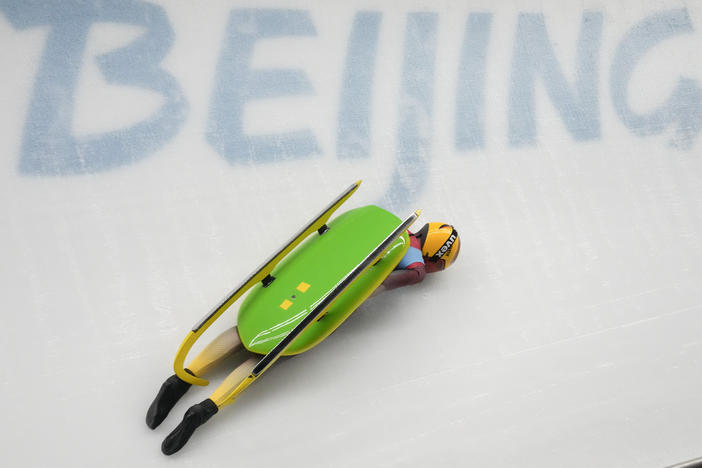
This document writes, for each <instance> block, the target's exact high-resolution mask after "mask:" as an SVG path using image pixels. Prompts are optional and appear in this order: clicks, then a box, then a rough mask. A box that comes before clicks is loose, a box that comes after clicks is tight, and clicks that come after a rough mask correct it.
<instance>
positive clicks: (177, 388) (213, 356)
mask: <svg viewBox="0 0 702 468" xmlns="http://www.w3.org/2000/svg"><path fill="white" fill-rule="evenodd" d="M241 348H242V345H241V340H240V339H239V333H237V331H236V327H232V328H230V329H228V330H226V331H225V332H224V333H222V334H221V335H219V336H218V337H217V338H215V339H214V340H213V341H212V342H211V343H210V344H208V345H207V346H206V347H205V349H203V350H202V351H201V352H200V354H198V355H197V356H195V359H193V360H192V362H191V363H190V364H189V365H188V367H186V368H185V371H186V372H188V373H189V374H192V375H194V376H197V377H200V376H202V375H203V374H205V373H206V372H207V371H208V370H210V369H211V368H212V367H214V366H215V365H217V364H219V363H220V362H222V361H223V360H224V359H225V358H226V357H227V356H230V355H232V354H233V353H235V352H236V351H238V350H240V349H241ZM189 388H190V384H189V383H187V382H185V381H183V380H181V379H180V378H179V377H178V376H177V375H175V374H174V375H172V376H170V377H169V378H168V379H167V380H166V381H165V382H164V383H163V385H161V389H160V390H159V392H158V395H156V398H154V401H153V402H152V403H151V406H149V410H148V411H147V412H146V425H147V426H149V427H150V428H151V429H154V428H156V427H157V426H158V425H159V424H161V422H163V420H164V419H166V416H168V413H169V412H170V411H171V409H172V408H173V406H175V404H176V402H177V401H178V400H180V398H181V397H182V396H183V395H185V392H187V391H188V389H189Z"/></svg>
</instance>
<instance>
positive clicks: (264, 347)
mask: <svg viewBox="0 0 702 468" xmlns="http://www.w3.org/2000/svg"><path fill="white" fill-rule="evenodd" d="M401 222H402V220H400V218H398V217H397V216H395V215H394V214H392V213H390V212H388V211H386V210H383V209H382V208H379V207H377V206H373V205H371V206H365V207H361V208H356V209H353V210H350V211H347V212H346V213H344V214H342V215H340V216H338V217H337V218H335V219H334V220H333V221H331V222H330V223H328V228H329V229H328V230H326V231H325V232H324V233H323V234H315V235H312V236H311V237H310V238H308V239H307V240H306V241H305V242H304V243H303V244H301V245H300V246H299V247H297V248H296V249H295V250H294V251H293V252H292V253H290V254H289V255H288V256H287V257H285V258H284V259H283V260H282V261H281V262H280V263H279V264H278V265H277V266H276V267H275V269H274V270H273V271H272V272H271V276H272V277H273V278H274V280H273V282H272V283H269V284H268V285H267V286H264V285H263V284H261V283H258V284H257V285H256V286H254V287H253V288H251V290H250V291H249V294H248V295H247V297H246V298H245V299H244V301H243V302H242V304H241V306H240V307H239V316H238V319H237V326H238V331H239V336H240V338H241V341H242V343H243V345H244V346H245V347H246V349H248V350H249V351H252V352H254V353H259V354H267V353H269V352H270V351H271V350H272V349H273V348H274V347H275V346H276V345H277V344H278V343H279V342H280V341H281V340H282V339H283V338H284V337H285V336H286V335H287V334H288V333H289V332H290V331H291V330H292V329H293V328H295V326H296V325H297V324H299V323H300V321H302V319H303V318H304V317H305V316H306V315H307V314H308V313H309V312H310V311H311V310H312V309H313V308H314V307H315V305H316V304H318V303H319V302H320V301H321V300H322V299H323V298H324V297H325V296H326V295H327V294H329V293H330V292H331V291H332V290H333V289H334V287H335V286H336V285H337V284H339V282H340V281H342V280H343V279H344V277H345V276H346V275H347V274H348V272H349V271H351V270H352V269H353V268H354V267H356V266H357V265H358V264H359V263H360V262H362V261H363V259H364V258H365V257H366V256H367V255H369V254H370V253H371V252H372V251H373V249H374V248H375V247H376V246H377V245H378V244H379V243H381V242H382V241H383V240H384V239H385V237H386V236H387V235H388V233H389V232H391V231H392V230H393V229H395V228H396V227H397V226H398V225H399V224H400V223H401ZM408 248H409V236H408V235H407V232H404V233H403V234H402V235H401V236H400V237H398V238H397V239H396V240H395V241H394V242H393V243H392V244H391V245H390V247H389V248H388V250H387V252H386V253H385V255H384V256H383V257H381V259H380V260H379V261H378V262H377V263H375V264H374V265H373V266H371V267H370V268H368V269H367V270H366V271H365V272H364V273H362V274H361V275H360V276H359V277H358V278H357V279H356V280H355V281H354V282H353V283H352V284H351V286H349V287H348V288H347V289H346V290H345V291H344V292H343V293H342V294H341V295H340V296H339V297H338V298H337V299H336V300H335V301H334V303H333V304H332V305H331V306H330V307H329V309H328V310H327V312H326V313H325V314H324V315H322V316H321V318H320V319H318V320H317V321H316V322H315V323H313V324H312V325H310V326H309V328H307V329H306V330H305V331H304V332H302V333H301V334H300V336H298V337H297V338H296V339H295V340H294V341H293V342H292V343H291V344H290V346H289V347H288V348H287V349H286V350H285V352H284V353H283V354H284V355H292V354H299V353H302V352H304V351H307V350H308V349H310V348H312V347H314V346H315V345H317V344H318V343H319V342H320V341H322V340H323V339H324V338H326V337H327V336H329V334H330V333H332V332H333V331H334V330H335V329H336V328H337V327H338V326H339V325H340V324H341V323H342V322H343V321H344V320H345V319H346V318H347V317H348V316H349V315H350V314H351V313H352V312H353V311H354V310H356V308H357V307H358V306H359V305H360V304H361V303H362V302H363V301H364V300H366V299H367V298H368V296H370V295H371V293H372V292H373V291H374V290H375V289H376V288H377V287H378V286H379V285H380V284H381V283H382V282H383V280H384V279H385V278H386V277H387V276H388V275H389V274H390V273H391V272H392V271H393V269H394V268H395V267H396V266H397V264H398V263H399V262H400V260H401V259H402V257H403V256H404V254H405V252H407V249H408Z"/></svg>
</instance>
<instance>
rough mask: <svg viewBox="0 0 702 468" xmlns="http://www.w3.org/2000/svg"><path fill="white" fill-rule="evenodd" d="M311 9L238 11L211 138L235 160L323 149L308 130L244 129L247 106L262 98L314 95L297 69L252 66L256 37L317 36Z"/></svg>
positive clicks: (220, 72) (222, 64)
mask: <svg viewBox="0 0 702 468" xmlns="http://www.w3.org/2000/svg"><path fill="white" fill-rule="evenodd" d="M315 34H316V31H315V29H314V25H313V24H312V20H311V19H310V16H309V13H307V12H306V11H300V10H249V9H243V10H234V11H232V13H231V15H230V17H229V25H228V27H227V41H226V43H225V44H224V50H223V51H222V55H221V57H220V59H219V65H218V66H217V80H216V83H215V89H214V93H213V95H212V107H211V111H210V121H209V125H208V129H207V140H208V141H209V142H210V144H211V145H212V147H214V148H215V149H216V150H217V151H218V152H219V153H220V154H221V155H223V156H224V157H225V158H226V159H227V160H228V161H229V162H231V163H249V162H257V163H266V162H275V161H279V160H283V159H289V158H294V157H297V158H300V157H309V156H312V155H314V154H317V153H319V152H320V150H319V146H318V145H317V140H316V138H315V137H314V135H313V134H312V132H311V131H310V130H308V129H306V130H298V131H292V132H287V133H276V134H270V135H247V134H245V133H244V107H245V106H246V103H247V101H250V100H252V99H261V98H274V97H280V96H290V95H300V94H312V85H311V84H310V83H309V81H308V80H307V78H306V76H305V74H304V73H303V72H302V71H300V70H296V69H266V70H252V69H251V59H252V56H253V51H254V46H255V44H256V41H258V40H259V39H264V38H272V37H281V36H314V35H315Z"/></svg>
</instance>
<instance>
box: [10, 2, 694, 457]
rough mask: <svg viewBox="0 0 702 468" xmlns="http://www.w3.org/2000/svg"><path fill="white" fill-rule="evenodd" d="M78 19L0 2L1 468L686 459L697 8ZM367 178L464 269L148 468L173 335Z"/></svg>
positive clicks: (304, 363)
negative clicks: (150, 416) (451, 248)
mask: <svg viewBox="0 0 702 468" xmlns="http://www.w3.org/2000/svg"><path fill="white" fill-rule="evenodd" d="M37 3H38V4H37ZM43 3H46V5H43ZM91 3H92V2H84V3H82V4H81V5H82V6H81V5H73V2H26V1H23V0H15V1H13V0H2V1H0V43H1V44H2V47H0V64H1V65H0V67H1V69H2V72H1V76H2V86H0V103H1V104H0V125H1V128H2V142H3V144H2V147H1V150H0V151H2V158H0V217H1V219H2V221H1V222H0V245H2V246H3V247H2V262H1V264H0V265H1V266H0V284H1V285H2V287H1V288H2V294H1V295H0V297H1V298H2V299H1V300H0V311H1V312H0V313H2V330H3V333H2V340H0V350H2V357H3V361H4V364H3V372H2V375H3V377H2V381H1V388H2V398H1V399H0V414H1V415H2V421H1V423H0V452H1V453H2V454H3V460H4V461H3V466H5V467H10V468H13V467H49V466H51V467H56V466H72V467H74V466H80V467H83V466H85V467H95V466H100V467H104V468H107V467H127V466H135V467H136V466H148V467H156V466H176V465H177V466H190V467H195V466H197V467H199V466H208V467H254V466H255V467H276V468H277V467H283V466H285V467H292V466H294V467H299V466H304V467H329V466H334V467H364V466H417V467H425V466H447V467H448V466H475V467H483V466H490V467H513V466H534V467H563V466H568V467H583V468H592V467H601V466H602V467H604V466H606V467H636V468H640V467H660V466H666V465H671V464H674V463H678V462H681V461H684V460H687V459H691V458H694V457H696V456H700V455H702V445H701V443H700V441H702V424H700V415H701V413H702V403H701V401H700V400H701V397H700V395H701V394H702V391H701V390H700V387H701V386H702V360H701V356H702V339H701V337H702V320H701V319H700V317H701V314H702V288H701V287H700V284H702V143H701V142H700V141H699V140H700V135H699V134H700V133H701V123H700V122H701V120H702V104H701V103H702V100H701V99H700V97H701V96H702V60H700V58H701V57H700V50H701V49H700V48H701V47H702V5H701V4H700V2H697V1H694V2H693V1H689V2H677V1H663V0H659V1H641V0H636V1H627V2H601V1H589V0H586V1H584V2H583V1H566V2H563V1H555V0H554V1H507V2H491V1H490V2H489V1H475V2H462V1H457V0H455V1H441V0H440V1H431V2H429V1H410V2H402V3H400V2H384V3H383V2H371V1H354V2H350V1H343V2H342V1H338V2H324V3H323V4H322V2H305V1H290V2H288V1H281V0H271V1H266V2H253V1H252V2H248V3H246V2H234V1H232V2H226V1H219V2H207V4H206V5H205V4H201V3H199V2H189V1H185V0H182V1H171V2H166V1H165V0H164V1H159V2H155V3H153V4H144V3H140V2H134V3H132V2H118V5H119V6H118V7H115V8H113V7H111V6H110V5H111V4H112V2H109V1H104V2H97V1H96V2H94V3H95V5H98V4H100V5H101V6H100V7H98V6H91ZM149 5H150V6H149ZM251 8H258V10H251ZM282 9H288V10H291V11H288V12H285V11H281V10H282ZM52 10H55V11H52ZM354 28H356V29H354ZM144 38H148V39H147V40H146V41H144V40H143V39H144ZM129 45H131V46H132V47H133V48H132V49H127V50H126V51H122V52H119V53H116V54H112V55H104V54H109V53H110V52H114V51H115V50H117V49H119V48H121V47H124V46H129ZM159 51H160V52H159ZM161 56H162V57H161ZM101 57H102V58H101ZM100 64H102V66H103V68H100ZM159 68H160V69H161V71H158V70H159ZM271 69H278V70H284V69H288V70H297V72H296V73H297V75H296V76H297V78H299V79H298V81H297V86H294V83H293V82H292V81H291V79H292V78H294V76H293V75H290V74H288V75H281V74H278V75H275V74H269V75H268V78H270V80H271V81H266V80H265V79H263V78H265V77H262V75H253V78H251V79H247V78H246V77H247V76H248V75H247V73H249V72H251V71H252V70H254V71H255V70H271ZM254 73H255V72H254ZM276 80H277V81H276ZM276 92H277V93H278V94H279V95H275V93H276ZM530 92H533V93H534V101H533V103H530V100H529V93H530ZM232 96H234V97H232ZM237 96H238V100H237ZM237 116H238V117H241V118H240V120H239V121H238V120H237ZM140 122H150V124H149V125H150V126H149V127H146V128H139V127H137V128H132V127H133V126H134V125H137V124H139V123H140ZM238 122H241V125H238ZM364 122H368V125H367V126H364ZM529 122H533V123H534V124H535V127H533V128H530V127H529V125H528V124H529ZM292 131H303V132H306V133H300V134H298V135H299V136H301V137H300V138H299V139H298V140H296V141H291V140H289V139H288V140H286V139H285V138H287V137H289V136H290V135H287V136H285V135H284V133H285V132H292ZM107 132H114V133H113V134H112V136H113V137H114V140H108V139H107V138H108V136H107V135H109V134H108V133H107ZM276 135H277V136H276ZM281 135H283V136H282V137H280V136H281ZM250 136H259V137H261V138H259V139H251V138H249V137H250ZM276 138H277V141H276ZM271 142H273V144H272V145H271V144H270V143H271ZM310 142H311V143H310ZM310 144H311V146H310ZM91 145H92V146H91ZM266 158H268V159H270V160H269V161H265V159H266ZM356 179H363V180H364V184H363V186H362V187H361V189H360V190H359V191H358V192H357V194H356V195H354V197H353V198H352V199H351V201H350V202H349V203H348V205H349V206H348V207H353V206H360V205H364V204H370V203H380V204H383V205H384V206H386V207H387V208H389V209H392V210H394V211H396V212H397V213H398V215H400V216H405V215H406V214H408V213H409V212H410V210H411V209H414V208H422V209H423V210H424V211H423V216H422V219H420V221H419V223H420V225H421V224H422V223H423V222H426V221H429V220H441V221H444V220H445V221H447V222H451V223H453V224H454V225H455V226H456V227H457V229H458V230H459V232H460V234H461V236H462V242H463V244H462V249H461V257H460V258H459V261H458V263H457V264H456V265H455V267H452V268H451V269H450V270H449V271H447V272H445V273H442V274H437V275H434V276H431V277H429V278H428V279H427V280H426V281H425V282H424V283H423V284H421V285H419V286H417V287H414V288H408V289H405V290H398V291H394V292H390V293H387V294H384V295H381V296H379V297H377V298H374V299H373V300H371V301H369V302H367V303H366V304H364V305H363V306H362V307H361V308H360V309H359V310H358V311H356V313H355V314H354V315H352V316H351V317H350V318H349V320H348V321H347V322H346V323H344V324H343V325H342V326H341V328H340V329H339V330H338V331H337V332H336V333H335V334H334V335H333V336H332V337H331V338H330V339H328V340H326V341H325V342H324V343H322V344H321V345H319V346H318V347H316V348H315V349H313V350H312V351H310V352H308V353H306V354H305V355H303V356H299V357H297V358H294V359H289V360H285V361H282V362H279V363H278V364H276V365H275V366H274V368H272V369H271V370H270V371H269V372H268V373H267V374H266V375H265V376H264V377H263V378H262V379H261V380H260V381H259V382H257V383H256V385H255V386H253V387H252V388H250V389H249V390H248V391H247V392H245V394H244V395H243V396H242V397H241V398H240V399H239V400H238V401H237V402H236V403H235V404H234V405H233V406H231V407H228V408H226V410H224V411H222V412H221V413H220V414H218V415H216V416H215V417H214V418H213V419H212V420H211V421H210V422H209V423H208V424H206V425H205V426H203V427H202V428H201V429H200V430H198V432H196V434H195V436H194V438H193V439H192V440H191V441H190V443H189V444H188V445H187V446H186V447H185V449H183V450H182V451H181V452H180V453H178V454H177V455H176V456H175V458H177V459H175V460H174V459H173V458H171V459H167V458H166V457H164V456H163V455H162V454H161V453H160V450H159V446H160V443H161V441H162V439H163V438H164V436H165V435H166V434H168V432H169V431H170V430H171V429H172V428H173V427H174V426H175V425H176V424H177V422H178V421H179V420H180V418H181V417H182V414H183V412H184V411H185V410H186V408H188V407H189V406H190V405H191V404H193V403H195V402H199V401H201V400H203V399H204V398H206V396H207V395H209V392H210V391H211V388H209V389H201V388H196V389H192V390H191V391H190V393H189V394H187V395H186V397H185V398H183V400H182V401H181V402H180V403H179V404H178V405H177V406H176V408H175V409H174V411H173V413H172V414H171V416H170V417H169V418H168V419H167V420H166V421H165V422H164V423H163V424H162V426H161V427H159V428H158V429H157V430H155V431H153V432H152V431H151V430H149V429H148V428H147V427H146V425H145V424H144V415H145V411H146V408H147V406H148V404H149V402H150V401H151V399H152V398H153V397H154V395H155V392H156V391H157V390H158V388H159V386H160V385H161V383H162V381H163V380H164V379H165V378H166V377H168V376H169V375H170V374H171V373H172V370H171V362H172V361H171V360H172V357H173V355H174V353H175V350H176V348H177V346H178V344H179V343H180V341H181V339H182V338H183V337H184V336H185V334H186V332H187V330H189V328H190V327H191V326H192V325H193V324H194V323H195V322H196V321H197V320H198V319H199V318H200V317H201V316H202V315H203V314H205V313H206V312H208V311H209V310H210V308H211V307H212V306H213V305H215V304H216V302H217V301H218V300H219V299H220V298H221V297H222V296H223V295H224V294H225V293H226V292H227V291H228V290H229V289H230V288H231V287H233V286H234V285H235V284H237V283H238V282H239V281H240V280H241V279H242V278H243V277H244V276H245V275H246V274H247V273H249V272H250V271H251V270H252V269H253V268H254V267H255V266H257V265H258V264H259V263H260V262H261V261H262V260H263V259H264V258H265V257H267V256H268V255H269V254H270V253H271V252H272V251H273V250H274V249H275V248H276V247H278V246H279V244H280V243H282V242H283V241H285V240H287V238H288V237H289V236H290V235H291V234H292V233H293V232H294V231H295V230H296V229H297V228H299V227H300V225H301V224H302V223H303V222H304V221H305V220H306V219H308V218H309V217H311V216H312V215H314V214H315V213H316V212H317V211H318V210H319V209H320V208H321V207H322V206H324V204H325V203H326V202H327V201H328V200H330V199H331V198H332V197H333V196H335V195H336V194H337V193H338V192H339V191H341V190H342V189H343V188H345V187H346V186H347V185H348V184H349V183H350V182H352V181H353V180H356ZM222 322H227V323H222V324H221V325H222V327H224V326H225V325H226V326H231V325H233V324H234V323H235V319H234V317H233V315H230V316H229V317H228V318H227V319H226V320H222ZM216 331H218V330H215V332H216ZM211 336H212V334H208V335H206V337H211ZM226 372H227V371H226V369H223V370H222V371H221V372H219V373H218V374H217V375H215V376H213V380H214V381H215V382H217V381H219V380H220V379H222V378H223V377H224V375H226ZM173 463H175V464H176V465H173Z"/></svg>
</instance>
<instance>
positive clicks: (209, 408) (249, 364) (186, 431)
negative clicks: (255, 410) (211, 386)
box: [161, 354, 261, 455]
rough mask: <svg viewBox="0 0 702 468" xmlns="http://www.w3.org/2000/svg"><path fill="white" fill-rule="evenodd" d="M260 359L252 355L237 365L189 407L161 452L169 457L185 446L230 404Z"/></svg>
mask: <svg viewBox="0 0 702 468" xmlns="http://www.w3.org/2000/svg"><path fill="white" fill-rule="evenodd" d="M260 358H261V357H260V356H258V355H254V354H252V355H251V357H250V358H249V359H247V360H246V361H244V362H243V363H242V364H241V365H239V366H238V367H237V368H236V369H234V371H233V372H232V373H231V374H229V375H228V376H227V378H226V379H224V382H222V384H221V385H220V386H219V387H217V390H215V391H214V392H213V393H212V395H210V397H209V398H208V399H206V400H204V401H202V402H201V403H198V404H197V405H193V406H191V407H190V408H189V409H188V411H186V412H185V416H183V420H182V421H181V422H180V424H179V425H178V427H176V428H175V429H174V430H173V432H171V433H170V434H168V437H166V438H165V439H164V441H163V444H161V451H162V452H163V453H164V454H166V455H171V454H173V453H175V452H177V451H178V450H180V449H181V448H183V446H184V445H185V443H186V442H187V441H188V439H190V436H192V435H193V432H195V429H197V428H198V427H200V426H201V425H203V424H205V423H206V422H207V421H208V420H209V419H210V418H211V417H212V416H214V415H215V414H216V413H217V411H219V409H220V408H222V407H223V406H226V405H227V404H229V403H231V402H232V401H233V400H232V399H231V398H230V397H231V396H232V394H233V392H234V390H235V389H236V388H237V387H238V386H239V384H240V383H241V382H243V381H244V379H246V378H247V377H248V376H249V374H251V371H252V370H253V368H254V366H256V363H257V362H258V361H259V359H260Z"/></svg>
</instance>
